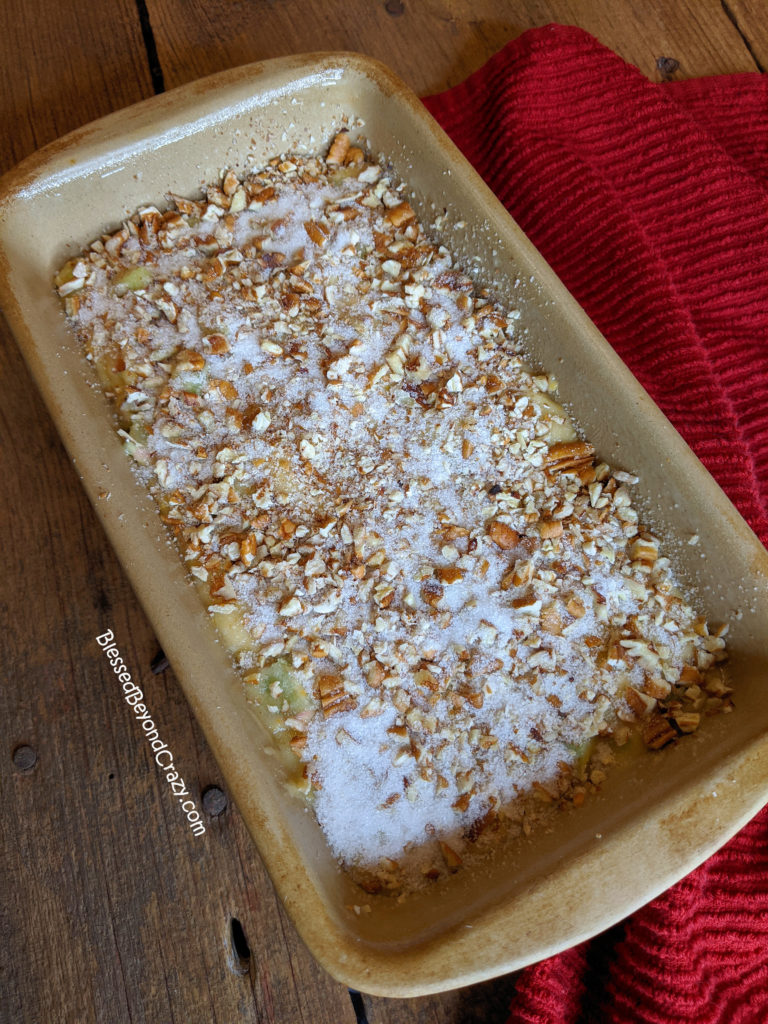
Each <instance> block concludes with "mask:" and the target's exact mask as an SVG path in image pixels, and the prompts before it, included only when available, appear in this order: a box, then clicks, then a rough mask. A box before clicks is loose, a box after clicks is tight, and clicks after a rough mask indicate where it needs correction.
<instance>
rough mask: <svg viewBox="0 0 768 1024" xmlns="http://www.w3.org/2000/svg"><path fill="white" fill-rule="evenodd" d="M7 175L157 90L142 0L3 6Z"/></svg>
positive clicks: (1, 154) (0, 91)
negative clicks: (43, 149)
mask: <svg viewBox="0 0 768 1024" xmlns="http://www.w3.org/2000/svg"><path fill="white" fill-rule="evenodd" d="M0 52H1V53H2V60H0V128H1V129H2V139H3V144H2V146H0V173H2V172H3V171H5V170H7V169H8V168H9V167H11V166H13V164H14V163H17V162H18V161H19V160H21V159H22V157H24V156H26V155H27V154H28V153H31V152H33V151H34V150H35V149H38V148H39V147H40V146H43V145H45V144H46V143H47V142H51V141H52V140H53V139H56V138H58V137H59V136H60V135H63V134H64V133H65V132H68V131H71V130H72V129H73V128H77V127H79V126H80V125H83V124H86V123H87V122H88V121H92V120H94V118H97V117H102V116H103V115H104V114H108V113H109V112H110V111H112V110H116V109H118V108H119V107H122V106H126V105H127V104H129V103H136V102H137V101H138V100H140V99H144V98H145V97H146V96H151V95H152V86H151V80H150V74H149V69H148V67H147V60H146V54H145V51H144V44H143V41H142V38H141V31H140V28H139V22H138V18H137V17H136V6H135V3H134V0H112V2H111V3H110V4H109V8H108V9H107V5H106V4H104V5H101V7H100V6H99V5H96V4H93V3H90V0H71V2H68V3H66V4H61V3H58V4H57V3H52V2H51V0H25V2H24V3H23V4H20V3H4V4H0Z"/></svg>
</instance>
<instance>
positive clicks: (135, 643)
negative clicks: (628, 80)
mask: <svg viewBox="0 0 768 1024" xmlns="http://www.w3.org/2000/svg"><path fill="white" fill-rule="evenodd" d="M643 8H644V11H643ZM765 14H766V5H765V4H763V3H761V2H760V0H648V2H646V3H645V4H643V5H639V4H635V3H633V2H632V0H581V2H579V0H525V2H524V0H517V2H508V3H502V2H500V0H496V2H494V0H474V2H472V0H421V2H418V0H344V2H343V3H342V2H338V0H333V2H321V0H311V2H310V0H304V2H302V0H279V2H278V0H103V2H101V3H94V2H90V0H68V2H67V3H62V2H61V0H26V2H25V3H24V4H21V3H15V4H14V3H5V4H2V5H0V83H1V86H0V104H2V107H1V108H0V128H1V129H2V139H3V142H2V149H1V150H0V172H2V171H4V170H5V169H7V168H8V167H10V166H12V165H13V164H14V163H15V162H16V161H18V160H20V159H21V158H22V157H24V156H26V155H27V154H28V153H31V152H32V151H33V150H34V149H36V148H37V147H39V146H42V145H44V144H45V143H47V142H49V141H51V140H52V139H54V138H56V137H57V136H58V135H61V134H63V133H64V132H67V131H69V130H71V129H73V128H76V127H78V126H79V125H81V124H84V123H85V122H87V121H89V120H91V119H93V118H96V117H99V116H100V115H102V114H106V113H108V112H109V111H112V110H115V109H118V108H120V107H123V106H126V105H127V104H130V103H133V102H135V101H137V100H140V99H143V98H145V97H147V96H149V95H151V94H152V93H153V92H160V91H162V90H163V89H170V88H173V87H174V86H178V85H182V84H183V83H185V82H189V81H190V80H192V79H195V78H197V77H199V76H201V75H206V74H210V73H211V72H214V71H219V70H221V69H223V68H228V67H231V66H235V65H238V64H244V63H248V62H250V61H255V60H260V59H263V58H266V57H273V56H279V55H283V54H289V53H296V52H301V51H305V50H318V49H327V50H339V49H347V50H358V51H361V52H363V53H366V54H370V55H372V56H375V57H378V58H379V59H381V60H383V61H385V62H386V63H387V64H389V65H390V66H391V67H393V68H394V70H395V71H396V72H398V73H399V74H400V75H401V76H402V78H404V79H405V81H406V82H408V83H409V84H410V85H411V86H412V87H413V88H414V89H415V90H416V91H417V92H418V93H420V94H426V93H430V92H436V91H439V90H441V89H444V88H447V87H448V86H451V85H454V84H456V83H457V82H459V81H461V80H462V79H463V78H464V77H465V76H466V75H467V74H468V73H469V72H471V71H473V70H474V69H475V68H477V67H479V66H480V65H481V64H482V63H483V62H484V61H485V60H486V59H487V58H488V57H489V56H490V55H491V54H493V53H494V52H495V51H497V50H498V49H499V48H500V47H501V46H502V45H503V44H504V43H506V42H507V41H508V40H510V39H512V38H514V37H515V36H517V35H518V34H519V33H520V32H522V31H523V30H524V29H527V28H530V27H532V26H536V25H544V24H546V23H548V22H550V21H558V22H562V23H569V24H578V25H580V26H582V27H583V28H586V29H587V30H589V31H590V32H592V33H594V34H595V35H596V36H597V37H598V38H599V39H600V40H601V41H602V42H603V43H605V44H607V45H608V46H610V47H612V48H613V49H614V50H616V51H617V52H618V53H619V54H621V55H622V56H623V57H624V58H625V59H626V60H628V61H630V62H631V63H633V64H636V65H637V66H638V67H640V68H641V70H642V71H643V72H644V73H645V74H646V75H647V76H648V77H650V78H651V79H654V80H659V79H660V78H661V77H663V76H666V77H669V76H677V77H684V76H695V75H712V74H718V73H726V72H737V71H754V70H756V69H760V70H763V69H765V68H766V67H768V18H766V17H765ZM662 58H666V60H663V59H662ZM0 424H2V434H1V435H0V437H1V438H2V443H1V444H0V460H1V461H0V478H2V480H3V481H4V486H5V485H7V487H8V490H7V492H6V496H5V500H4V501H3V502H2V505H1V507H0V521H1V523H2V525H1V526H0V537H2V552H3V568H2V582H1V583H0V637H2V641H1V643H2V648H1V649H2V692H1V695H0V702H1V704H2V712H1V716H2V717H0V721H1V722H2V749H1V750H0V785H1V786H2V809H3V818H2V854H3V860H2V876H1V877H2V885H3V903H2V917H0V921H1V922H2V926H1V927H2V931H1V932H0V938H1V939H2V941H1V942H0V965H1V967H0V1022H2V1024H17V1022H22V1021H23V1022H35V1024H37V1022H41V1024H57V1022H60V1021H66V1022H69V1021H72V1022H78V1024H80V1022H90V1021H96V1022H99V1024H101V1022H112V1021H115V1022H122V1021H131V1022H134V1024H138V1022H142V1021H147V1022H150V1024H160V1022H163V1024H165V1022H171V1021H176V1022H179V1024H197V1022H204V1024H209V1022H214V1021H215V1022H222V1024H234V1022H239V1021H259V1022H265V1021H268V1022H277V1024H289V1022H290V1024H296V1022H299V1021H301V1022H306V1024H347V1022H348V1024H354V1022H355V1021H358V1022H359V1021H364V1020H366V1019H367V1020H368V1021H370V1022H371V1024H409V1022H414V1024H415V1022H417V1021H418V1022H426V1021H434V1022H453V1021H456V1022H459V1021H461V1022H468V1021H483V1022H487V1024H492V1022H495V1021H504V1020H505V1019H506V1011H507V1008H508V1005H509V1000H510V997H511V993H512V991H513V988H514V978H513V977H511V976H510V977H507V978H501V979H499V980H497V981H493V982H488V983H486V984H484V985H478V986H474V987H472V988H469V989H464V990H460V991H457V992H452V993H447V994H445V995H441V996H433V997H429V998H422V999H415V1000H408V1001H406V1000H387V999H381V998H371V997H368V996H360V995H357V994H353V995H352V996H350V993H348V991H347V990H346V988H344V987H343V986H342V985H340V984H338V983H337V982H335V981H333V980H332V979H331V978H330V977H329V976H328V975H326V974H325V973H324V971H323V970H322V969H321V968H319V967H318V966H317V965H316V964H315V962H314V960H313V959H312V957H311V956H310V955H309V954H308V953H307V951H306V950H305V949H304V947H303V946H302V944H301V942H300V940H299V939H298V938H297V936H296V933H295V931H294V929H293V926H292V925H291V923H290V922H289V921H288V919H287V917H286V915H285V913H284V912H283V910H282V908H281V906H280V904H279V902H278V900H277V898H276V897H275V894H274V893H273V890H272V888H271V885H270V883H269V880H268V878H267V876H266V874H265V872H264V869H263V868H262V866H261V863H260V861H259V858H258V856H257V854H256V852H255V848H254V845H253V843H252V842H251V840H250V838H249V836H248V834H247V832H246V830H245V827H244V825H243V822H242V820H241V818H240V816H239V814H238V812H237V809H236V808H235V807H234V806H233V805H232V804H229V803H228V802H227V797H226V794H225V793H224V792H222V789H221V787H222V786H223V784H222V782H221V778H220V775H219V772H218V769H217V766H216V764H215V763H214V761H213V758H212V756H211V754H210V751H209V750H208V748H207V746H206V743H205V740H204V739H203V737H202V735H201V733H200V730H199V728H198V727H197V725H196V723H195V721H194V720H193V718H192V716H191V714H190V712H189V709H188V707H187V704H186V702H185V700H184V697H183V695H182V693H181V691H180V689H179V687H178V686H177V684H176V681H175V679H174V677H173V675H172V672H171V671H170V670H169V669H165V670H162V666H157V665H156V666H155V669H156V670H157V669H160V670H159V671H153V669H152V661H153V658H154V656H155V654H156V651H157V643H156V641H155V638H154V636H153V632H152V629H151V627H150V625H149V623H148V622H147V621H146V619H145V617H144V615H143V613H142V611H141V609H140V608H139V606H138V604H137V602H136V599H135V597H134V596H133V593H132V592H131V589H130V587H129V585H128V583H127V582H126V579H125V577H124V575H123V572H122V570H121V569H120V566H119V565H118V564H117V561H116V559H115V557H114V555H113V554H112V552H111V550H110V548H109V545H108V544H107V541H106V539H105V537H104V535H103V533H102V530H101V528H100V526H99V524H98V522H97V520H96V518H95V516H94V514H93V512H92V510H91V508H90V506H89V505H88V502H87V501H86V499H85V496H84V494H83V492H82V491H81V488H80V486H79V483H78V480H77V474H76V472H75V471H74V470H73V467H72V465H71V464H70V461H69V459H68V457H67V455H66V453H65V452H64V450H63V448H62V446H61V444H60V442H59V440H58V438H57V436H56V433H55V432H54V430H53V427H52V425H51V422H50V420H49V418H48V415H47V413H46V411H45V409H44V407H43V405H42V402H41V400H40V399H39V397H38V395H37V392H36V390H35V388H34V386H33V384H32V382H31V380H30V378H29V376H28V374H27V372H26V369H25V367H24V364H23V362H22V360H21V357H20V356H19V354H18V351H17V349H16V346H15V344H14V342H13V340H12V338H11V336H10V333H9V331H8V329H7V327H6V325H5V323H4V321H2V320H1V319H0ZM105 620H108V621H109V623H110V625H111V626H112V628H113V629H114V631H115V635H116V637H117V638H118V639H119V645H120V648H121V652H122V653H123V655H124V657H125V659H126V661H127V662H128V663H129V665H130V669H131V671H132V672H133V674H134V676H135V677H138V679H139V681H140V684H141V686H142V688H143V689H144V692H145V694H146V695H147V699H148V702H149V705H150V706H151V708H152V709H153V712H154V713H155V718H156V720H157V722H158V724H159V725H161V727H162V735H163V737H164V739H165V740H166V741H167V742H168V745H169V747H171V748H172V749H173V751H174V753H175V755H176V760H177V764H180V765H183V769H184V775H185V777H186V779H187V780H188V782H189V783H191V788H192V790H193V793H192V795H193V797H194V799H195V801H196V802H197V803H198V805H199V806H201V807H203V808H204V816H205V824H206V833H205V835H204V836H203V837H200V838H195V836H194V835H192V833H191V832H190V830H189V828H188V827H187V826H186V824H185V821H184V819H183V817H182V815H181V814H180V812H179V808H178V805H177V801H176V799H175V798H174V797H173V795H172V794H171V792H170V789H169V787H168V786H167V785H165V784H164V781H163V779H162V778H161V775H160V773H159V772H158V771H157V770H156V767H155V765H154V763H153V761H152V760H151V756H150V753H151V752H150V751H149V748H148V745H147V744H146V743H144V742H142V739H141V736H140V735H139V733H138V732H137V725H136V723H135V722H133V721H132V717H133V716H131V715H129V714H128V713H127V710H126V707H125V706H124V704H123V703H122V701H121V700H120V699H119V695H118V694H117V692H116V690H115V687H114V685H113V681H112V679H111V678H110V672H109V666H108V665H107V663H106V661H105V659H104V658H103V657H102V656H101V654H100V652H99V649H98V648H97V645H96V643H95V641H94V638H95V636H96V634H97V633H98V632H99V631H100V629H101V628H103V623H104V622H105ZM233 920H234V921H237V922H239V925H237V924H236V925H233ZM233 929H234V933H235V936H234V938H233Z"/></svg>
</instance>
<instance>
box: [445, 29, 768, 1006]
mask: <svg viewBox="0 0 768 1024" xmlns="http://www.w3.org/2000/svg"><path fill="white" fill-rule="evenodd" d="M426 104H427V106H428V108H429V109H430V111H431V112H432V113H433V114H434V116H435V117H436V118H437V119H438V121H440V123H441V124H442V125H443V127H444V128H445V129H446V131H447V132H448V133H449V134H450V135H451V137H452V138H453V139H454V141H455V142H456V144H457V145H458V146H459V147H460V148H461V149H462V150H463V152H464V153H465V154H466V156H467V157H468V158H469V160H470V161H471V162H472V163H473V164H474V166H475V167H476V168H477V170H478V171H479V173H480V174H481V175H482V176H483V178H484V179H485V180H486V181H487V182H488V184H489V185H490V186H491V188H492V189H493V190H494V191H495V192H496V194H497V195H498V196H499V198H500V199H501V201H502V202H503V203H504V204H505V206H506V207H507V209H508V210H509V211H510V213H511V214H512V216H513V217H514V218H515V220H516V221H517V222H518V223H519V224H520V226H521V227H522V228H523V229H524V230H525V231H526V233H527V234H528V236H529V237H530V238H531V240H532V241H533V242H534V244H535V245H536V246H537V247H538V248H539V250H540V251H541V252H542V253H543V255H544V256H545V257H546V259H547V260H548V261H549V263H550V264H551V265H552V266H553V267H554V269H555V270H556V271H557V273H558V274H559V275H560V277H561V278H562V280H563V281H564V282H565V284H566V285H567V286H568V288H569V289H570V290H571V292H572V293H573V294H574V295H575V296H576V298H577V299H578V300H579V302H580V303H581V304H582V305H583V306H584V308H585V309H586V310H587V312H588V313H589V314H590V316H591V317H592V319H593V320H594V321H595V322H596V323H597V325H598V327H599V328H600V329H601V330H602V331H603V333H604V334H605V336H606V337H607V338H608V340H609V342H610V343H611V344H612V345H613V346H614V348H615V349H616V351H617V352H618V353H619V354H620V355H621V357H622V358H623V359H624V360H625V362H626V363H627V364H628V365H629V367H630V368H631V369H632V371H633V372H634V374H635V376H636V377H637V378H638V379H639V380H640V381H641V383H642V384H643V385H644V386H645V387H646V388H647V390H648V391H649V392H650V393H651V395H652V396H653V397H654V398H655V400H656V401H657V402H658V404H659V405H660V406H661V408H662V409H663V410H664V412H665V413H666V414H667V415H668V416H669V418H670V419H671V420H672V422H673V423H674V424H675V426H676V427H677V428H678V430H679V431H680V433H681V434H682V435H683V436H684V437H685V438H686V440H687V441H688V443H689V444H690V445H691V447H692V448H693V450H694V451H695V452H696V453H697V455H698V456H699V458H701V460H702V461H703V462H704V464H705V465H706V466H707V468H708V469H709V470H710V472H712V474H713V475H714V476H715V477H716V478H717V480H718V482H719V483H720V485H721V486H722V487H723V489H724V490H725V491H726V492H727V493H728V495H729V496H730V498H731V499H732V501H733V502H734V503H735V504H736V506H737V507H738V508H739V510H740V511H741V513H742V515H743V516H744V517H745V518H746V520H747V521H748V522H749V524H750V525H751V526H752V528H753V529H754V530H755V532H756V533H757V534H758V535H759V536H760V538H761V540H762V541H763V543H766V542H767V541H768V81H767V80H766V78H765V77H764V76H760V75H757V74H752V75H733V76H724V77H720V78H710V79H700V80H694V81H688V82H675V83H665V84H654V83H651V82H649V81H647V79H645V78H644V77H643V76H642V75H641V74H640V72H639V71H637V70H636V69H635V68H633V67H630V66H629V65H627V64H625V63H624V62H623V61H622V60H621V59H620V58H618V57H617V56H616V55H615V54H613V53H611V52H610V51H609V50H607V49H605V48H604V47H603V46H601V45H600V44H599V43H598V42H597V41H596V40H595V39H593V38H592V37H591V36H589V35H587V34H586V33H584V32H582V31H581V30H579V29H575V28H565V27H561V26H549V27H547V28H544V29H536V30H534V31H532V32H528V33H526V34H525V35H523V36H521V37H520V38H519V39H517V40H515V41H514V42H513V43H510V44H509V45H508V46H507V47H505V49H504V50H502V51H501V52H500V53H499V54H497V55H496V56H495V57H494V58H493V59H492V60H490V61H489V62H488V64H486V65H485V67H483V68H482V69H481V70H480V71H478V72H477V73H476V74H474V75H472V76H471V77H470V78H469V79H468V80H467V81H466V82H464V83H463V84H462V85H460V86H457V87H456V88H455V89H452V90H450V91H449V92H447V93H444V94H442V95H440V96H435V97H431V98H430V99H428V100H426ZM523 1022H525V1024H597V1022H609V1024H624V1022H627V1024H629V1022H633V1024H636V1022H644V1024H645V1022H654V1024H673V1022H674V1024H682V1022H691V1024H694V1022H695V1024H766V1022H768V809H766V810H765V811H763V813H762V814H760V815H759V816H758V817H757V818H756V819H755V820H754V821H752V822H751V823H750V824H749V825H748V826H747V827H746V828H745V829H744V830H743V831H742V832H741V833H740V834H739V835H738V836H737V837H736V838H735V839H733V840H732V841H731V842H730V843H729V844H728V845H727V846H726V847H725V848H724V849H723V850H721V851H720V852H719V853H718V854H716V855H715V856H714V857H712V858H711V859H710V860H709V861H708V862H707V863H706V864H704V865H703V866H702V867H701V868H699V869H698V870H697V871H694V872H693V873H692V874H691V875H689V876H688V877H687V878H686V879H684V880H683V881H682V882H680V883H679V884H678V885H676V886H674V887H673V888H672V889H671V890H669V891H668V892H667V893H665V894H664V895H663V896H661V897H660V898H659V899H657V900H654V901H653V902H652V903H651V904H649V905H648V906H646V907H644V908H643V909H642V910H640V911H638V912H637V913H636V914H634V915H633V916H632V917H630V918H628V919H627V920H626V921H624V922H622V923H621V924H619V925H617V926H616V927H614V928H612V929H610V930H609V931H608V932H605V933H604V934H603V935H601V936H599V937H597V938H596V939H593V940H592V941H591V942H587V943H584V944H583V945H581V946H578V947H576V948H574V949H571V950H568V951H567V952H565V953H562V954H561V955H559V956H556V957H553V958H551V959H549V960H546V961H543V962H542V963H539V964H536V965H535V966H533V967H529V968H527V969H526V970H524V971H523V972H522V973H521V975H520V976H519V979H518V982H517V992H516V995H515V998H514V1001H513V1004H512V1008H511V1017H510V1021H509V1024H523Z"/></svg>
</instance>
